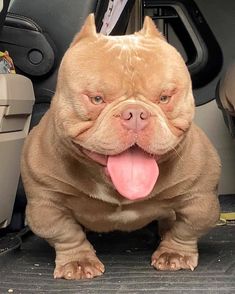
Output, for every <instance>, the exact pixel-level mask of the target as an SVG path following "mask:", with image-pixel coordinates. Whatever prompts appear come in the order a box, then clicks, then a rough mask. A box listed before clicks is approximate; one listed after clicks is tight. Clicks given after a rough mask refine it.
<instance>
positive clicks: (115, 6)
mask: <svg viewBox="0 0 235 294" xmlns="http://www.w3.org/2000/svg"><path fill="white" fill-rule="evenodd" d="M127 2H128V0H110V1H109V4H108V7H107V10H106V12H105V14H104V18H103V24H102V27H101V30H100V33H102V34H104V35H109V34H110V33H111V32H112V30H113V28H114V27H115V25H116V23H117V22H118V20H119V18H120V16H121V14H122V11H123V10H124V8H125V6H126V4H127Z"/></svg>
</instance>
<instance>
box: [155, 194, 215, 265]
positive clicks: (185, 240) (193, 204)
mask: <svg viewBox="0 0 235 294" xmlns="http://www.w3.org/2000/svg"><path fill="white" fill-rule="evenodd" d="M178 200H180V201H178ZM178 200H177V202H176V203H175V207H174V211H175V220H174V218H172V216H170V217H169V219H165V222H166V223H164V220H161V221H160V223H159V225H160V233H162V236H161V237H162V241H161V243H160V245H159V247H158V249H157V250H156V251H155V252H154V253H153V255H152V265H153V266H154V267H155V268H156V269H158V270H179V269H191V270H194V268H195V267H196V266H197V264H198V249H197V241H198V239H199V238H200V237H201V236H202V235H203V234H205V233H206V232H207V231H208V230H209V229H211V228H212V227H214V226H215V224H216V222H217V220H218V218H219V202H218V199H217V196H216V195H215V193H204V194H200V195H199V194H198V195H197V194H193V195H186V196H183V197H182V199H178Z"/></svg>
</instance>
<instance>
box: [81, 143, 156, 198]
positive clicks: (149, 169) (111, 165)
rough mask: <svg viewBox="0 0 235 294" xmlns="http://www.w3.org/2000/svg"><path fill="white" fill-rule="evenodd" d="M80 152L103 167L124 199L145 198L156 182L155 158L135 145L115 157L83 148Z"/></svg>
mask: <svg viewBox="0 0 235 294" xmlns="http://www.w3.org/2000/svg"><path fill="white" fill-rule="evenodd" d="M81 150H82V152H83V154H84V155H86V156H88V157H89V158H90V159H92V160H94V161H96V162H97V163H99V164H101V165H103V166H104V169H105V173H106V174H107V175H108V176H110V178H111V181H112V183H113V185H114V186H115V188H116V190H117V191H118V192H119V193H120V194H121V195H122V196H123V197H125V198H128V199H130V200H137V199H141V198H145V197H147V196H148V195H149V194H150V193H151V191H152V190H153V188H154V186H155V184H156V182H157V179H158V176H159V168H158V164H157V157H156V156H152V155H150V154H149V153H147V152H146V151H144V150H143V149H141V148H140V147H138V146H136V145H135V146H133V147H130V148H128V149H127V150H125V151H124V152H122V153H119V154H116V155H102V154H98V153H95V152H91V151H89V150H87V149H85V148H82V149H81Z"/></svg>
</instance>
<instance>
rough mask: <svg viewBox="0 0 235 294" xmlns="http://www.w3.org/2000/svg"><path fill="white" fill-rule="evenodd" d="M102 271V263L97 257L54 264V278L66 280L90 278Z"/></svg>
mask: <svg viewBox="0 0 235 294" xmlns="http://www.w3.org/2000/svg"><path fill="white" fill-rule="evenodd" d="M104 271H105V268H104V265H103V263H102V262H101V261H100V260H99V259H98V258H97V257H95V258H94V257H92V258H84V259H80V260H79V261H72V262H68V263H66V264H65V265H62V266H61V265H60V266H56V268H55V271H54V278H55V279H61V278H64V279H66V280H80V279H92V278H94V277H97V276H101V275H102V274H103V273H104Z"/></svg>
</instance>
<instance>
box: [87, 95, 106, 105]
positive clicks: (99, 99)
mask: <svg viewBox="0 0 235 294" xmlns="http://www.w3.org/2000/svg"><path fill="white" fill-rule="evenodd" d="M90 99H91V102H92V103H93V104H95V105H99V104H102V103H104V99H103V98H102V97H101V96H94V97H90Z"/></svg>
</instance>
